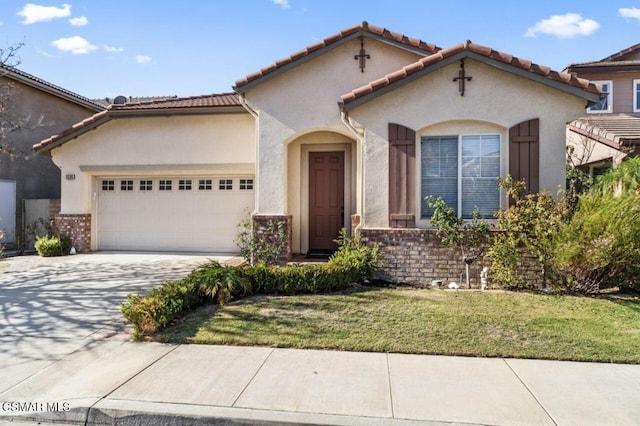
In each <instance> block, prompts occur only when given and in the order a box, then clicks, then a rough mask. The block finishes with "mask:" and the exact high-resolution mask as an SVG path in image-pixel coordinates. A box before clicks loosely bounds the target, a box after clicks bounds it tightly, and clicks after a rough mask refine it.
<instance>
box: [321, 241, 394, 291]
mask: <svg viewBox="0 0 640 426" xmlns="http://www.w3.org/2000/svg"><path fill="white" fill-rule="evenodd" d="M336 242H337V243H338V251H336V252H335V253H334V254H333V255H332V256H331V257H330V258H329V262H328V264H329V265H330V266H332V267H334V268H337V269H339V270H342V271H343V272H344V273H345V274H349V278H348V279H349V282H365V281H367V280H370V279H371V278H373V277H374V276H375V274H376V272H378V270H379V269H380V267H381V266H382V253H380V249H379V248H378V246H377V245H376V246H374V247H368V246H366V245H365V244H363V243H362V241H361V240H360V236H359V235H356V236H354V237H349V236H348V235H347V232H346V230H345V229H344V228H343V229H342V230H341V231H340V236H339V237H338V240H337V241H336Z"/></svg>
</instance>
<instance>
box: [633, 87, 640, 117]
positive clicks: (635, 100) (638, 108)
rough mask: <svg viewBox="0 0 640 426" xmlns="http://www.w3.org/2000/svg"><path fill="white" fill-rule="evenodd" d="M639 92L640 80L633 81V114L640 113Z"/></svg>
mask: <svg viewBox="0 0 640 426" xmlns="http://www.w3.org/2000/svg"><path fill="white" fill-rule="evenodd" d="M638 91H640V79H637V80H633V112H640V105H639V102H640V96H638Z"/></svg>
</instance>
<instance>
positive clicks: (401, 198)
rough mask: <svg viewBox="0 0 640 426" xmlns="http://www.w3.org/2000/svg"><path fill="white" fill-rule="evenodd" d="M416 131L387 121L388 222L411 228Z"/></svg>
mask: <svg viewBox="0 0 640 426" xmlns="http://www.w3.org/2000/svg"><path fill="white" fill-rule="evenodd" d="M415 160H416V132H415V131H413V130H411V129H409V128H408V127H404V126H401V125H400V124H394V123H389V226H390V227H392V228H413V227H415V226H416V217H415V202H416V201H415V176H416V161H415Z"/></svg>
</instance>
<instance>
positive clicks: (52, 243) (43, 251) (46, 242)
mask: <svg viewBox="0 0 640 426" xmlns="http://www.w3.org/2000/svg"><path fill="white" fill-rule="evenodd" d="M35 249H36V251H37V252H38V254H39V255H40V256H42V257H52V256H63V255H67V254H69V250H70V249H71V239H70V238H69V237H67V236H65V235H63V236H61V237H60V238H58V237H52V236H44V237H36V243H35Z"/></svg>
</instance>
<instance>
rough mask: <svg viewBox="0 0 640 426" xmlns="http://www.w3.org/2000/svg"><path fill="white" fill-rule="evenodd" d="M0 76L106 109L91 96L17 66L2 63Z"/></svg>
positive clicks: (84, 104) (85, 104)
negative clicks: (86, 96) (83, 94)
mask: <svg viewBox="0 0 640 426" xmlns="http://www.w3.org/2000/svg"><path fill="white" fill-rule="evenodd" d="M0 77H7V78H10V79H12V80H16V81H19V82H21V83H24V84H26V85H28V86H31V87H33V88H36V89H39V90H43V91H45V92H47V93H51V94H52V95H54V96H58V97H60V98H63V99H66V100H68V101H71V102H73V103H75V104H78V105H80V106H83V107H85V108H89V109H91V110H94V111H100V110H103V109H104V106H103V105H100V104H99V103H97V102H94V101H92V100H91V99H89V98H85V97H84V96H81V95H79V94H77V93H74V92H72V91H70V90H67V89H63V88H62V87H60V86H56V85H55V84H53V83H49V82H48V81H45V80H43V79H41V78H39V77H36V76H35V75H31V74H29V73H27V72H24V71H21V70H19V69H18V68H15V67H8V66H5V65H2V64H0Z"/></svg>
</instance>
